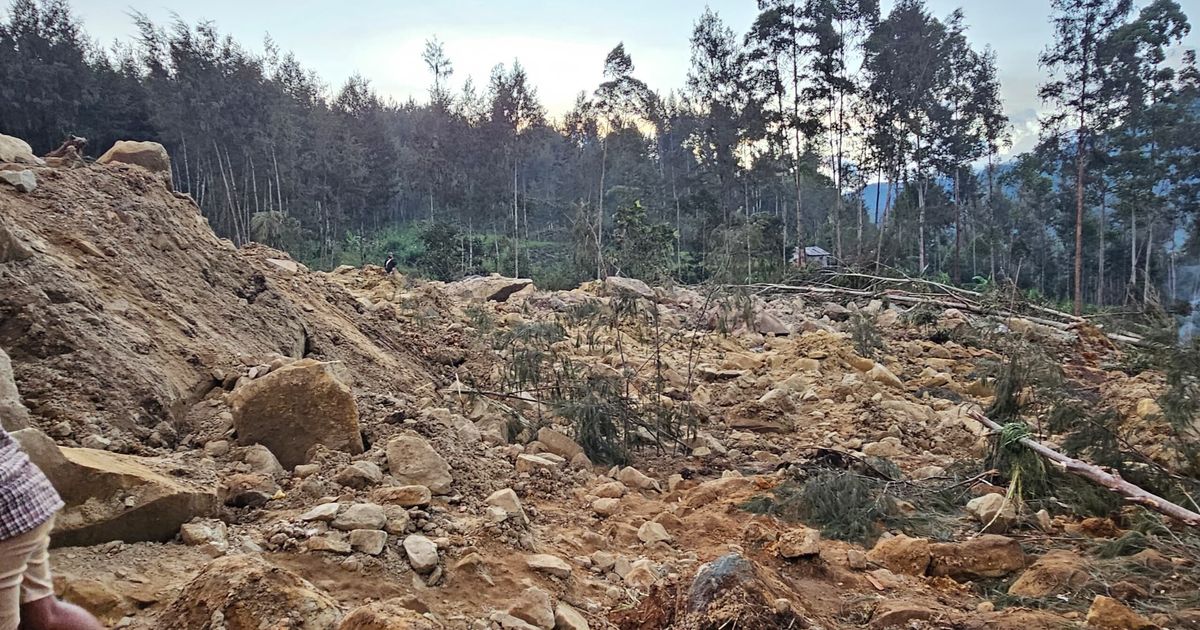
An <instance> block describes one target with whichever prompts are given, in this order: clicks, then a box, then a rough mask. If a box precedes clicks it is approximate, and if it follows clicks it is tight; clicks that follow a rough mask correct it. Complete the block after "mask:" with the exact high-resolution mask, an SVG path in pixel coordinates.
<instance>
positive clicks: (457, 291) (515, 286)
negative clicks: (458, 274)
mask: <svg viewBox="0 0 1200 630" xmlns="http://www.w3.org/2000/svg"><path fill="white" fill-rule="evenodd" d="M531 284H533V280H530V279H529V278H505V277H504V276H501V275H499V274H495V273H494V274H492V275H490V276H475V277H473V278H463V279H462V280H458V281H456V282H451V283H450V284H447V285H446V293H448V294H450V295H452V296H454V297H458V298H462V299H465V300H471V301H475V302H504V301H505V300H507V299H508V298H509V297H511V296H512V294H514V293H516V292H517V291H520V290H521V289H524V288H525V287H527V286H529V285H531Z"/></svg>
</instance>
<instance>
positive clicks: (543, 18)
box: [74, 0, 1200, 152]
mask: <svg viewBox="0 0 1200 630" xmlns="http://www.w3.org/2000/svg"><path fill="white" fill-rule="evenodd" d="M1180 1H1181V4H1182V5H1183V8H1184V10H1185V11H1186V12H1187V13H1188V14H1189V17H1191V18H1192V21H1193V22H1194V23H1195V22H1196V21H1198V20H1200V0H1180ZM892 3H893V1H892V0H883V6H884V10H885V11H886V10H888V9H889V8H890V7H891V5H892ZM927 3H928V5H929V6H930V8H931V9H932V10H933V12H934V13H935V14H936V15H938V16H943V17H944V16H945V15H947V14H949V13H950V12H951V11H953V10H954V9H955V8H958V7H962V8H963V11H964V13H965V15H966V22H967V24H968V26H969V31H968V35H969V37H970V38H971V40H972V41H973V42H974V43H975V45H976V46H977V47H979V48H982V47H983V46H990V47H992V48H993V49H994V50H995V51H996V55H997V61H998V64H999V67H1000V79H1001V82H1002V85H1003V96H1004V99H1005V106H1006V108H1007V111H1008V114H1009V116H1010V118H1011V119H1012V122H1013V125H1014V139H1015V145H1014V147H1013V151H1014V152H1020V151H1022V150H1025V149H1028V148H1029V147H1030V146H1032V143H1033V141H1034V139H1035V138H1036V128H1037V112H1038V110H1039V109H1040V103H1039V102H1038V99H1037V84H1038V82H1039V81H1040V80H1041V73H1040V70H1039V69H1038V66H1037V56H1038V53H1039V52H1040V51H1041V50H1042V49H1043V48H1044V47H1045V46H1046V44H1047V43H1048V42H1049V41H1050V38H1051V26H1050V24H1049V9H1048V5H1049V1H1048V0H927ZM708 4H709V5H710V6H712V7H713V9H715V10H716V11H717V12H718V13H719V14H720V15H721V17H722V18H723V19H724V20H725V21H726V23H727V24H729V25H730V26H731V27H733V28H734V30H735V31H737V32H738V33H739V35H740V34H742V33H744V32H745V31H746V30H747V28H748V27H749V26H750V24H751V22H752V21H753V20H754V16H755V13H756V8H755V4H756V3H755V2H754V0H713V1H712V2H710V3H708ZM74 6H75V8H76V11H77V12H78V13H79V15H80V16H81V17H82V19H83V21H84V24H85V26H86V28H87V30H88V32H89V33H90V34H91V36H92V37H93V38H96V39H99V40H100V41H101V42H102V43H108V42H111V41H113V40H117V39H121V40H126V39H129V38H130V37H132V36H133V35H134V34H135V29H134V27H133V25H132V21H131V20H130V18H129V13H130V12H131V11H134V10H136V11H140V12H143V13H146V14H147V15H149V16H150V17H151V18H152V19H154V20H155V21H156V22H160V23H161V22H167V21H168V20H170V18H171V15H172V14H173V13H174V14H178V15H179V16H181V17H182V18H183V19H184V20H186V21H188V22H196V21H199V20H211V21H213V22H215V23H216V24H217V25H218V27H219V28H220V30H221V31H222V32H223V33H229V34H232V35H233V36H234V37H235V38H237V39H238V40H240V41H241V42H242V43H243V44H244V45H246V46H249V47H252V48H254V49H256V50H258V49H261V42H262V41H263V37H264V35H266V34H268V33H269V34H270V35H271V37H272V38H273V39H274V40H275V41H276V42H278V44H279V46H280V47H281V48H283V49H285V50H291V51H293V52H295V53H296V55H297V57H298V58H299V59H300V60H301V62H302V63H303V64H304V65H305V66H307V67H309V68H312V69H314V70H316V71H317V72H318V73H319V74H320V75H321V77H322V78H323V79H324V80H325V81H326V82H327V83H329V84H330V85H331V86H333V87H335V88H336V87H337V86H338V85H339V84H340V83H341V82H342V81H343V80H345V78H346V77H347V76H349V75H351V74H353V73H355V72H358V73H361V74H362V75H364V76H366V77H367V78H368V79H370V80H371V82H372V83H373V85H374V86H375V87H376V89H378V90H379V91H380V92H381V93H383V94H386V95H389V96H392V97H394V98H396V99H398V100H404V99H407V98H408V97H410V96H412V97H415V98H417V99H418V100H421V99H423V98H425V94H426V90H427V86H428V84H429V81H430V77H429V73H428V71H427V70H426V68H425V66H424V64H423V63H422V61H421V51H422V49H423V47H424V42H425V40H426V39H428V38H429V37H431V36H433V35H436V36H437V37H438V38H439V39H440V40H442V42H444V44H445V47H446V51H447V53H448V55H449V57H450V59H451V61H452V62H453V64H454V76H453V82H454V83H455V84H456V85H458V84H461V82H462V81H463V80H464V79H466V78H467V77H468V76H470V77H473V78H474V79H475V82H476V84H477V85H482V84H484V83H486V81H487V76H488V74H489V72H490V70H491V68H492V67H493V66H494V65H496V64H497V63H500V62H504V63H509V62H511V61H512V60H513V59H514V58H516V59H520V61H521V63H522V64H523V65H524V66H525V67H526V69H527V71H528V73H529V75H530V78H531V79H532V80H533V83H534V85H536V86H537V88H538V93H539V95H540V97H541V99H542V102H543V103H544V104H545V105H546V107H547V109H548V110H549V111H550V113H551V114H552V115H561V114H562V113H563V112H565V111H566V110H567V109H569V108H570V106H571V104H572V103H573V102H574V99H575V95H576V94H578V93H579V91H580V90H587V91H589V92H590V91H591V90H593V89H595V87H596V86H597V85H598V84H599V83H600V80H601V69H602V65H603V61H604V56H605V54H607V52H608V51H609V50H610V49H612V47H613V46H614V45H616V44H617V43H618V42H622V41H623V42H624V43H625V48H626V50H627V51H628V52H629V53H630V54H631V55H632V57H633V61H634V64H635V65H636V73H635V74H636V75H637V76H638V77H640V78H641V79H643V80H644V81H646V82H647V83H648V84H649V85H650V86H651V87H652V88H654V89H656V90H658V91H660V92H661V93H663V94H666V93H667V92H668V91H670V90H672V89H677V88H679V87H680V86H682V85H683V83H684V78H685V76H686V74H687V68H688V63H689V50H688V38H689V36H690V35H691V30H692V26H693V24H694V22H695V20H696V18H697V17H698V16H699V15H700V13H701V12H702V11H703V10H704V3H703V2H698V1H687V0H605V1H603V2H596V1H586V2H585V1H581V0H559V1H556V2H555V1H548V0H491V1H485V0H440V1H436V2H431V1H428V0H422V1H420V2H418V1H415V0H339V1H337V2H334V1H332V0H204V1H203V2H197V1H195V0H76V2H75V3H74ZM1197 31H1200V28H1197V29H1196V30H1194V31H1193V33H1192V35H1191V36H1190V37H1189V38H1188V40H1187V42H1186V43H1185V46H1187V47H1189V48H1196V47H1197V46H1198V45H1200V33H1198V32H1197ZM1176 55H1178V51H1176Z"/></svg>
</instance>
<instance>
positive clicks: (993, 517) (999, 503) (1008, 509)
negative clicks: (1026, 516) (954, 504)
mask: <svg viewBox="0 0 1200 630" xmlns="http://www.w3.org/2000/svg"><path fill="white" fill-rule="evenodd" d="M967 513H968V514H970V515H971V516H974V517H975V519H976V520H978V521H979V523H980V524H981V525H984V526H985V527H984V531H985V532H988V533H993V534H1000V533H1004V532H1006V531H1008V530H1009V528H1011V527H1012V526H1013V525H1016V524H1017V520H1018V517H1017V509H1016V506H1015V505H1014V502H1013V501H1010V500H1008V499H1007V498H1006V497H1005V496H1004V495H1003V494H1000V493H998V492H992V493H989V494H985V495H983V496H981V497H975V498H974V499H971V500H970V501H969V502H967Z"/></svg>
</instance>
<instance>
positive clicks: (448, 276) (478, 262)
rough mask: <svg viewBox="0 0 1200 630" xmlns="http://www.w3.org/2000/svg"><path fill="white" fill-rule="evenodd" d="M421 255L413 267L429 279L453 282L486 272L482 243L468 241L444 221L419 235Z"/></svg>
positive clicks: (468, 238)
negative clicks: (483, 266)
mask: <svg viewBox="0 0 1200 630" xmlns="http://www.w3.org/2000/svg"><path fill="white" fill-rule="evenodd" d="M420 243H421V252H420V254H418V255H417V256H416V257H415V260H413V263H414V264H415V265H416V266H417V267H418V268H419V269H421V270H422V271H424V272H425V273H426V274H427V275H429V276H430V277H432V278H434V279H437V280H442V281H447V282H448V281H450V280H457V279H459V278H461V277H463V276H467V275H471V274H478V273H480V272H482V271H483V269H482V263H483V252H484V251H485V249H484V246H483V240H482V239H480V238H478V237H467V236H464V235H463V234H461V233H460V232H459V230H458V228H457V227H455V226H454V225H451V224H449V223H446V222H443V221H435V222H430V223H427V224H426V225H425V226H424V227H423V228H421V232H420Z"/></svg>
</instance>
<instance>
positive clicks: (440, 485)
mask: <svg viewBox="0 0 1200 630" xmlns="http://www.w3.org/2000/svg"><path fill="white" fill-rule="evenodd" d="M387 461H388V470H390V471H391V473H392V475H393V476H394V477H396V479H397V480H399V481H400V483H402V484H406V485H421V486H425V487H427V488H429V490H430V492H432V493H433V494H447V493H449V492H450V489H451V484H453V483H454V477H452V476H451V475H450V465H449V464H447V463H446V460H444V459H442V456H441V455H438V453H437V451H435V450H433V447H432V446H430V445H429V442H426V441H425V438H422V437H421V436H419V435H417V434H416V433H407V434H402V435H398V436H396V437H394V438H392V439H391V440H390V441H388V444H387Z"/></svg>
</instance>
